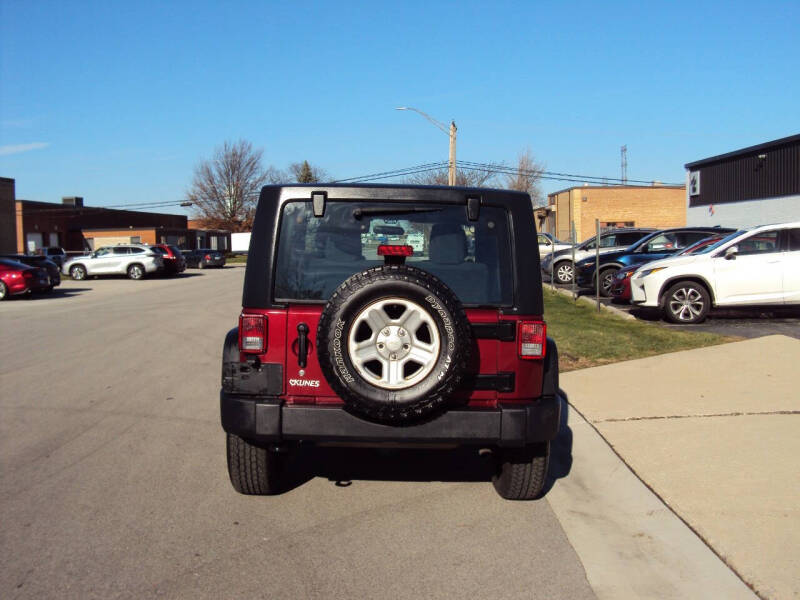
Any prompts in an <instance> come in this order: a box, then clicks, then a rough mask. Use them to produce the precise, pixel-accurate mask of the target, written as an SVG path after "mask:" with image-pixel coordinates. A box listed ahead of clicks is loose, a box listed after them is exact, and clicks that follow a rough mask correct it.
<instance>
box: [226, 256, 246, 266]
mask: <svg viewBox="0 0 800 600" xmlns="http://www.w3.org/2000/svg"><path fill="white" fill-rule="evenodd" d="M246 262H247V255H246V254H237V255H235V256H231V257H230V258H226V259H225V263H226V264H244V263H246Z"/></svg>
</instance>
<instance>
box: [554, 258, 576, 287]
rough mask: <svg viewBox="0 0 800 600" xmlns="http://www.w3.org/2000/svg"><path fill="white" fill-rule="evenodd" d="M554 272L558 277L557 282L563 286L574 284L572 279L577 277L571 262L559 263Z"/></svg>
mask: <svg viewBox="0 0 800 600" xmlns="http://www.w3.org/2000/svg"><path fill="white" fill-rule="evenodd" d="M553 272H554V273H555V275H556V281H557V282H558V283H560V284H563V285H566V284H569V283H572V278H573V277H574V276H575V269H574V267H573V266H572V263H571V262H570V261H562V262H560V263H558V264H557V265H556V266H555V267H553Z"/></svg>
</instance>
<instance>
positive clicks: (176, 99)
mask: <svg viewBox="0 0 800 600" xmlns="http://www.w3.org/2000/svg"><path fill="white" fill-rule="evenodd" d="M798 31H800V3H798V2H796V1H795V2H770V3H761V4H759V3H755V4H754V3H753V2H707V3H704V2H691V3H679V2H662V3H654V2H653V3H651V2H630V3H628V2H625V3H605V2H569V3H566V2H563V3H542V2H491V3H490V2H459V3H444V2H431V1H428V2H402V3H387V5H386V6H385V7H384V6H381V3H377V2H363V3H354V2H335V3H334V2H320V3H315V2H308V3H302V2H298V3H288V2H280V3H272V2H238V3H237V2H225V3H216V2H108V1H104V2H78V1H73V2H48V1H37V2H30V1H27V0H0V176H3V177H13V178H14V179H16V182H17V183H16V185H17V197H18V198H25V199H35V200H44V201H52V202H58V201H60V198H61V197H62V196H70V195H80V196H84V198H85V199H86V203H87V204H91V205H95V206H103V205H105V206H115V205H124V204H133V203H140V202H150V201H153V202H158V201H169V200H173V199H174V200H176V201H178V200H180V199H181V198H182V197H184V195H185V192H186V190H187V188H188V186H189V184H190V182H191V178H192V170H193V167H194V165H195V164H196V163H197V162H198V161H199V160H201V159H203V158H206V157H209V156H210V155H211V154H212V152H213V150H214V148H215V147H216V146H218V145H220V144H221V143H222V142H223V141H225V140H237V139H240V138H243V139H247V140H250V141H251V142H252V143H253V144H254V145H255V146H256V147H259V148H263V150H264V160H265V163H266V164H267V165H274V166H276V167H279V168H285V167H286V166H287V165H288V164H289V163H291V162H295V161H300V160H303V159H307V160H309V161H310V162H312V163H314V164H317V165H319V166H321V167H323V168H324V169H326V170H327V171H328V172H330V173H331V174H332V175H334V176H335V177H336V178H345V177H353V176H358V175H363V174H367V173H373V172H378V171H385V170H390V169H397V168H403V167H407V166H411V165H416V164H419V163H426V162H432V161H440V160H446V158H447V149H448V140H447V136H446V135H444V134H443V133H442V132H440V131H438V130H437V129H436V128H434V127H433V126H432V125H431V124H429V123H427V122H426V121H425V120H424V119H422V118H421V117H420V116H419V115H416V114H414V113H410V112H399V111H395V110H394V108H395V107H396V106H413V107H416V108H419V109H421V110H423V111H425V112H427V113H429V114H430V115H432V116H433V117H435V118H436V119H438V120H440V121H444V122H448V121H449V120H450V119H454V120H455V121H456V123H457V125H458V158H459V159H463V160H470V161H476V162H499V161H506V162H507V163H509V164H513V162H514V160H515V157H516V156H517V154H518V153H519V152H520V151H521V150H523V149H525V148H527V147H529V148H530V149H531V151H532V152H533V154H534V155H535V156H536V157H537V159H539V160H540V161H541V162H543V163H544V164H545V165H546V167H547V168H548V169H549V170H551V171H562V172H569V173H580V174H586V175H598V176H609V177H619V174H620V153H619V149H620V146H621V145H622V144H626V145H627V146H628V177H629V178H632V179H646V180H651V179H658V180H661V181H669V182H673V181H677V182H682V181H683V180H684V170H683V164H684V163H686V162H689V161H692V160H697V159H700V158H705V157H708V156H712V155H715V154H719V153H723V152H728V151H731V150H735V149H737V148H741V147H745V146H749V145H753V144H757V143H761V142H765V141H769V140H772V139H776V138H780V137H785V136H788V135H792V134H796V133H798V132H800V101H798V97H800V76H798V65H800V43H798V41H797V32H798ZM568 185H569V184H564V183H563V182H561V183H560V182H547V181H546V182H544V186H543V187H544V189H545V191H554V190H556V189H560V188H563V187H567V186H568ZM175 212H180V210H179V209H177V208H176V209H175Z"/></svg>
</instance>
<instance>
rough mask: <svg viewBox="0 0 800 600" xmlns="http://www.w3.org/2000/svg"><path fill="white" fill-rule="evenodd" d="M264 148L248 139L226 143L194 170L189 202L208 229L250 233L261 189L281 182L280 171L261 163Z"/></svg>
mask: <svg viewBox="0 0 800 600" xmlns="http://www.w3.org/2000/svg"><path fill="white" fill-rule="evenodd" d="M262 154H263V151H262V150H261V149H254V148H253V145H252V144H251V143H250V142H248V141H245V140H239V141H238V142H227V141H226V142H225V143H224V144H223V145H222V146H220V147H218V148H216V149H215V150H214V156H213V157H212V158H211V159H210V160H202V161H200V163H199V164H198V165H197V166H196V167H195V170H194V179H193V180H192V185H191V188H190V189H189V193H188V199H189V200H190V201H191V202H192V203H193V204H194V206H195V207H196V209H197V217H198V219H199V220H200V221H202V222H203V223H204V224H205V226H206V227H213V228H219V229H228V230H229V231H248V230H249V229H250V228H251V226H252V222H253V215H254V214H255V206H256V202H257V201H258V194H259V192H260V191H261V187H262V186H263V185H264V184H266V183H278V182H279V180H280V179H281V173H280V171H277V170H275V169H273V168H272V167H270V168H268V169H265V168H264V167H263V165H262V164H261V156H262Z"/></svg>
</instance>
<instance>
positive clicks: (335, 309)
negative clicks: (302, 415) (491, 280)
mask: <svg viewBox="0 0 800 600" xmlns="http://www.w3.org/2000/svg"><path fill="white" fill-rule="evenodd" d="M470 350H471V339H470V326H469V321H468V320H467V317H466V315H465V314H464V310H463V309H462V307H461V303H460V302H459V301H458V298H457V297H456V295H455V294H454V293H453V292H452V290H450V288H448V287H447V286H446V285H445V284H444V283H442V282H441V281H440V280H439V279H437V278H436V277H435V276H433V275H431V274H430V273H428V272H426V271H423V270H421V269H416V268H414V267H409V266H406V265H384V266H381V267H374V268H372V269H368V270H366V271H362V272H361V273H356V274H355V275H352V276H351V277H350V278H349V279H347V280H346V281H345V282H344V283H343V284H342V285H340V286H339V287H338V288H337V289H336V291H335V292H334V293H333V296H331V298H330V300H329V301H328V303H327V305H326V306H325V308H324V309H323V311H322V316H321V317H320V321H319V327H318V329H317V356H318V358H319V364H320V366H321V368H322V372H323V374H324V375H325V378H326V379H327V381H328V383H329V384H330V386H331V387H332V388H333V390H334V391H335V392H336V393H337V394H338V395H339V397H341V398H342V399H343V400H344V402H345V404H346V406H347V408H348V409H349V410H350V412H351V413H353V414H356V415H357V416H360V417H363V418H366V419H369V420H373V421H377V422H381V423H389V424H397V425H400V424H405V423H410V422H414V421H418V420H421V419H424V418H427V417H430V416H432V415H434V414H436V413H437V412H439V411H441V410H442V409H443V408H444V404H445V402H446V401H447V399H448V398H449V397H450V396H451V395H452V394H453V392H454V391H455V390H456V388H457V387H458V384H459V383H460V381H461V378H462V376H463V374H464V372H465V370H466V368H467V363H468V362H469V358H470Z"/></svg>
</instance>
